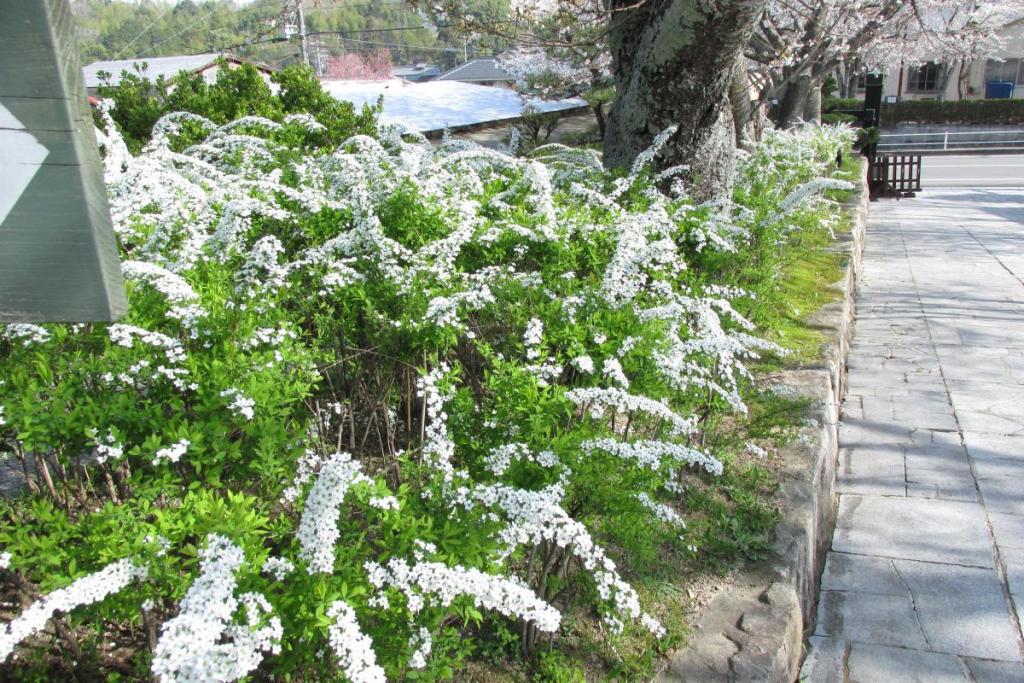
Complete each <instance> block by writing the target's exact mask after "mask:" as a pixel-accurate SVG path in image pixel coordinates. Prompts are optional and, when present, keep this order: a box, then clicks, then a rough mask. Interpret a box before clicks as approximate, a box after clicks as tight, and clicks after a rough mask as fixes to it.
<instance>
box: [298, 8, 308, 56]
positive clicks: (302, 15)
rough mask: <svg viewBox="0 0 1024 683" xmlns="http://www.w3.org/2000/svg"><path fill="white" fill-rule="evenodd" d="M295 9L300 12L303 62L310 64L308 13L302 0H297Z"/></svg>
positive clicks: (300, 41)
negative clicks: (307, 28) (307, 39)
mask: <svg viewBox="0 0 1024 683" xmlns="http://www.w3.org/2000/svg"><path fill="white" fill-rule="evenodd" d="M295 9H296V10H297V11H298V14H299V50H300V52H301V53H302V63H303V64H305V65H306V66H309V46H308V45H307V44H306V13H305V11H304V10H303V8H302V0H295Z"/></svg>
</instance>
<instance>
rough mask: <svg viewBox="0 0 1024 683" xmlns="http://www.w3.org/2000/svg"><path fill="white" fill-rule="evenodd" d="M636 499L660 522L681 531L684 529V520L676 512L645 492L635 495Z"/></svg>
mask: <svg viewBox="0 0 1024 683" xmlns="http://www.w3.org/2000/svg"><path fill="white" fill-rule="evenodd" d="M636 499H637V500H638V501H640V504H641V505H643V506H644V507H645V508H647V509H648V510H650V511H651V514H653V515H654V516H655V517H656V518H658V519H659V520H661V521H662V522H665V523H666V524H669V525H671V526H674V527H679V528H681V529H685V528H686V520H684V519H683V518H682V516H681V515H680V514H679V513H678V512H676V511H675V510H674V509H673V508H672V507H670V506H668V505H665V504H664V503H660V502H658V501H656V500H654V499H653V498H651V496H650V495H649V494H648V493H647V492H646V491H641V492H640V493H638V494H636Z"/></svg>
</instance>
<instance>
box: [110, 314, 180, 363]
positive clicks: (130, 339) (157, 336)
mask: <svg viewBox="0 0 1024 683" xmlns="http://www.w3.org/2000/svg"><path fill="white" fill-rule="evenodd" d="M107 334H108V335H110V341H112V342H114V343H115V344H117V345H118V346H122V347H124V348H126V349H130V348H132V347H133V346H135V339H136V338H138V339H139V340H141V341H142V342H143V343H145V344H149V345H150V346H155V347H157V348H160V349H163V351H164V353H165V354H166V356H167V360H168V361H170V362H171V363H179V362H182V361H184V360H185V349H184V348H182V346H181V342H179V341H178V340H177V339H174V338H172V337H168V336H167V335H166V334H163V333H162V332H151V331H150V330H144V329H142V328H141V327H135V326H134V325H123V324H121V323H114V324H113V325H111V326H110V327H108V328H107Z"/></svg>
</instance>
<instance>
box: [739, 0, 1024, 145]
mask: <svg viewBox="0 0 1024 683" xmlns="http://www.w3.org/2000/svg"><path fill="white" fill-rule="evenodd" d="M1022 17H1024V2H1022V1H1021V0H970V1H968V2H960V1H954V0H815V1H814V2H811V1H810V0H770V1H769V3H768V6H767V9H766V11H765V13H764V15H763V16H762V18H761V20H760V22H759V24H758V27H757V30H756V31H755V32H754V35H753V37H752V39H751V41H750V44H749V45H748V48H747V52H746V54H747V57H748V58H749V59H750V60H751V63H752V64H753V65H754V68H753V70H754V72H756V73H758V74H759V75H760V76H761V84H762V88H761V96H762V98H765V99H767V98H769V97H771V98H777V99H778V100H779V110H778V112H777V120H778V123H779V124H780V125H781V126H783V127H788V126H791V125H793V123H795V122H796V121H798V120H800V119H806V120H817V119H819V118H820V110H821V103H820V93H821V85H822V83H823V82H824V80H825V79H826V78H827V77H828V76H830V75H833V74H836V75H838V76H839V77H840V78H842V79H843V80H846V81H848V80H849V79H851V78H854V77H856V76H858V75H859V74H860V73H862V72H863V71H864V70H868V69H872V70H886V69H888V68H890V67H894V66H896V65H898V64H900V63H904V64H921V63H925V62H929V61H935V62H939V63H942V64H943V65H944V69H943V72H942V74H940V76H941V78H940V81H941V83H940V85H941V86H943V87H940V92H941V90H943V89H944V84H945V83H946V82H947V81H948V79H949V78H950V77H951V75H952V72H953V70H954V69H955V68H956V67H957V66H958V65H960V66H962V65H964V64H966V63H967V62H969V61H971V60H974V59H979V58H984V57H986V56H988V55H990V54H992V53H993V51H994V50H996V49H997V48H998V47H999V46H1000V40H999V34H998V30H999V29H1000V28H1002V27H1003V26H1005V25H1006V24H1007V23H1009V22H1010V21H1013V20H1015V19H1019V18H1022Z"/></svg>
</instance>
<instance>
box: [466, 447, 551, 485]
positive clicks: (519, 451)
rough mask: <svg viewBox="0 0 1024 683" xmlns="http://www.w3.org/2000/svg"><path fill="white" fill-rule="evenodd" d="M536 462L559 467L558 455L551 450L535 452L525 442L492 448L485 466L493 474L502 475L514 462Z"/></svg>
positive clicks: (543, 465)
mask: <svg viewBox="0 0 1024 683" xmlns="http://www.w3.org/2000/svg"><path fill="white" fill-rule="evenodd" d="M521 461H526V462H535V463H537V464H538V465H540V466H541V467H547V468H552V467H557V466H558V464H559V461H558V456H557V455H555V454H554V453H552V452H551V451H541V452H540V453H534V452H533V451H531V450H530V448H529V447H528V446H527V445H526V444H523V443H509V444H505V445H503V446H498V447H496V448H492V449H491V451H490V452H489V453H488V454H487V457H486V458H484V466H485V467H486V468H487V469H488V470H490V471H491V472H492V473H493V474H495V475H497V476H499V477H500V476H501V475H503V474H505V472H506V471H508V468H509V467H511V466H512V463H513V462H521Z"/></svg>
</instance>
